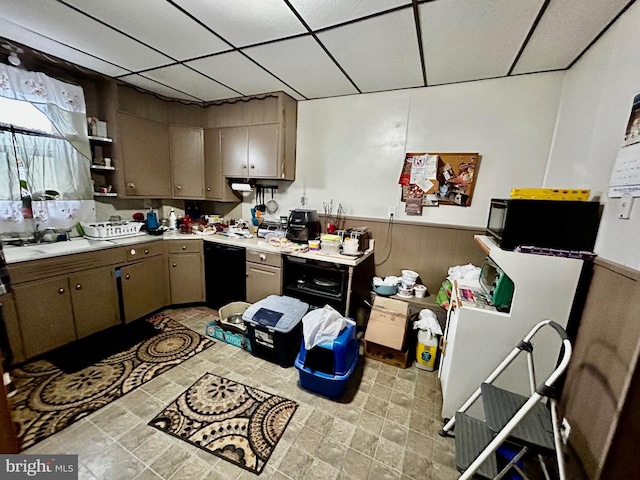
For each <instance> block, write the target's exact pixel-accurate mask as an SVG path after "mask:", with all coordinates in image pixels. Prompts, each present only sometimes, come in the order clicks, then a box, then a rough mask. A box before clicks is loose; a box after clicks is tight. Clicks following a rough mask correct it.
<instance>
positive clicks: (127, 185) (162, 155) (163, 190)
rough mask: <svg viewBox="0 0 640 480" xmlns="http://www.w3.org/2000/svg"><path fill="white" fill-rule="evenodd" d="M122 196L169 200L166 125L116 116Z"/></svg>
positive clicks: (169, 178) (122, 114) (122, 115)
mask: <svg viewBox="0 0 640 480" xmlns="http://www.w3.org/2000/svg"><path fill="white" fill-rule="evenodd" d="M118 135H119V139H120V151H121V155H122V171H123V173H122V174H123V181H124V194H125V195H126V196H127V197H146V198H171V194H172V189H171V162H170V156H169V126H168V125H167V124H163V123H159V122H154V121H151V120H147V119H144V118H140V117H136V116H133V115H129V114H126V113H119V114H118Z"/></svg>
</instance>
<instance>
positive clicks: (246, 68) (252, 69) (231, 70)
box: [186, 52, 302, 99]
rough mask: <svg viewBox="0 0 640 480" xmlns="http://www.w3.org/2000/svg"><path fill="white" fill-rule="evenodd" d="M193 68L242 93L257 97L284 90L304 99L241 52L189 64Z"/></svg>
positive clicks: (223, 54)
mask: <svg viewBox="0 0 640 480" xmlns="http://www.w3.org/2000/svg"><path fill="white" fill-rule="evenodd" d="M186 65H189V66H190V67H192V68H195V69H196V70H198V71H199V72H202V73H204V74H205V75H207V76H209V77H211V78H215V79H216V80H218V81H219V82H221V83H224V84H225V85H228V86H229V87H231V88H233V89H235V90H237V91H239V92H242V94H243V95H256V94H259V93H269V92H276V91H279V90H282V91H284V92H286V93H288V94H289V95H291V96H293V97H294V98H298V99H300V98H302V97H300V95H298V94H297V93H295V92H294V91H293V90H291V89H290V88H288V87H287V86H286V85H285V84H284V83H282V82H281V81H280V80H278V79H277V78H275V77H274V76H273V75H271V74H270V73H268V72H266V71H265V70H264V69H263V68H260V67H259V66H258V65H256V64H255V63H254V62H252V61H251V60H249V59H248V58H247V57H245V56H244V55H242V54H241V53H239V52H229V53H222V54H220V55H214V56H211V57H207V58H202V59H200V60H194V61H192V62H187V63H186Z"/></svg>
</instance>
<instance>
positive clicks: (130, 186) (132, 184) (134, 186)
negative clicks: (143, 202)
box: [127, 183, 136, 189]
mask: <svg viewBox="0 0 640 480" xmlns="http://www.w3.org/2000/svg"><path fill="white" fill-rule="evenodd" d="M127 187H129V188H131V189H133V188H136V185H135V183H130V184H128V185H127Z"/></svg>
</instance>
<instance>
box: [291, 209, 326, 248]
mask: <svg viewBox="0 0 640 480" xmlns="http://www.w3.org/2000/svg"><path fill="white" fill-rule="evenodd" d="M321 231H322V227H321V226H320V217H318V212H317V211H315V210H311V209H304V208H295V209H293V210H291V212H290V213H289V225H288V227H287V239H288V240H291V241H292V242H296V243H306V242H308V241H309V240H313V239H314V238H318V236H319V235H320V232H321Z"/></svg>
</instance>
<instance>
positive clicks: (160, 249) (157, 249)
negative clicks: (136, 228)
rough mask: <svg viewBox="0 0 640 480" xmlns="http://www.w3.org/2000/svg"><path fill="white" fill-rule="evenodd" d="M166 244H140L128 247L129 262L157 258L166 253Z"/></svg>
mask: <svg viewBox="0 0 640 480" xmlns="http://www.w3.org/2000/svg"><path fill="white" fill-rule="evenodd" d="M164 249H165V245H164V242H151V243H140V244H138V245H132V246H130V247H127V261H128V262H131V261H133V260H141V259H143V258H148V257H155V256H156V255H162V254H163V253H164Z"/></svg>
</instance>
